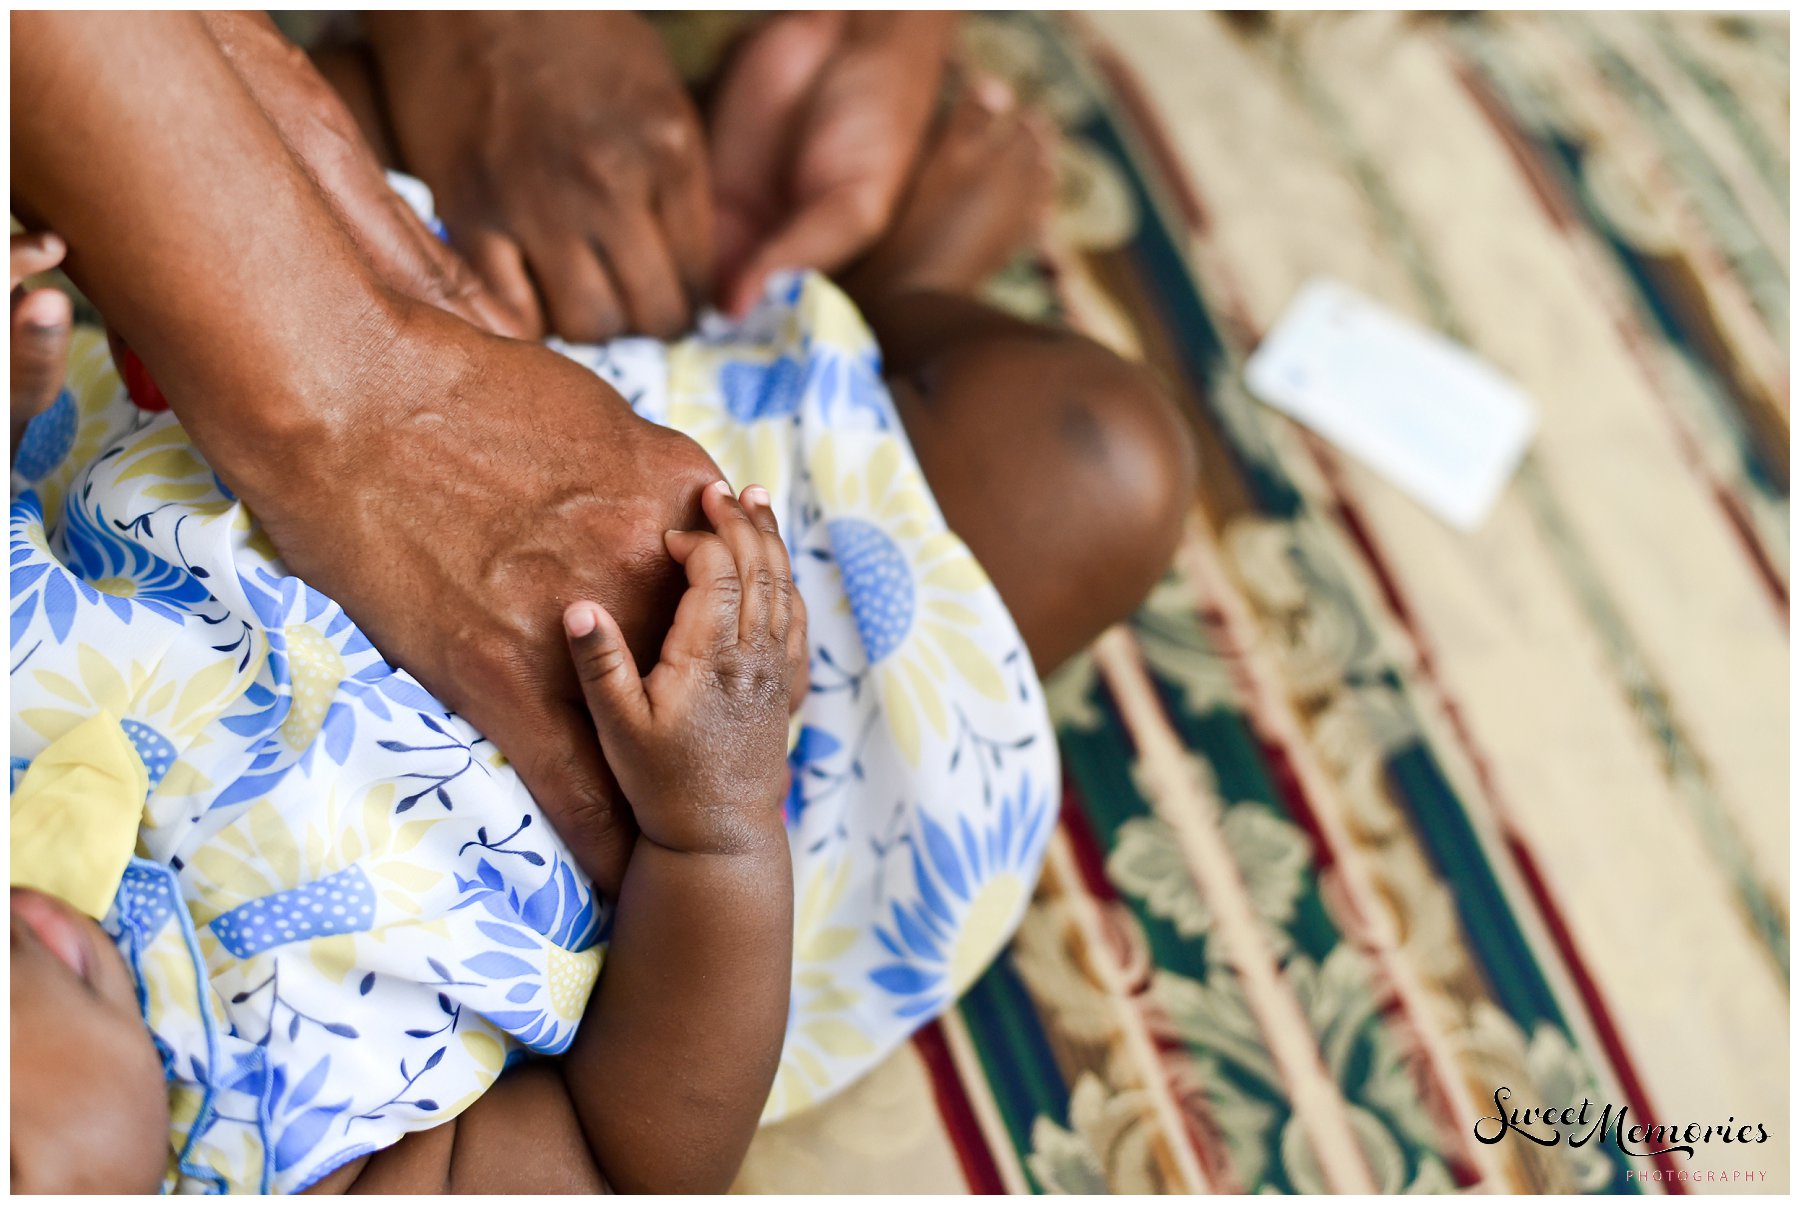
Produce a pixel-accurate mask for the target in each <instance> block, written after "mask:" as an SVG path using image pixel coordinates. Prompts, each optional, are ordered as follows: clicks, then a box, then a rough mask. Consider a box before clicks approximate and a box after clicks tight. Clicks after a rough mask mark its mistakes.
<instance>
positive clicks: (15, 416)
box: [8, 234, 74, 452]
mask: <svg viewBox="0 0 1800 1205" xmlns="http://www.w3.org/2000/svg"><path fill="white" fill-rule="evenodd" d="M67 250H68V248H67V247H66V246H64V245H63V241H62V240H61V239H60V238H57V237H56V236H55V235H54V234H15V235H13V236H12V248H11V252H12V254H11V263H12V270H11V279H12V283H11V284H10V285H9V286H8V289H9V291H10V292H11V295H12V301H11V307H12V450H13V451H14V452H17V451H18V450H19V440H20V438H21V437H23V436H24V434H25V426H26V424H27V423H29V422H30V421H31V420H32V419H33V418H35V417H37V416H38V415H39V414H42V413H43V412H44V411H45V410H48V409H49V408H50V406H51V404H52V403H54V402H55V401H56V395H57V394H58V393H60V392H61V391H62V383H63V370H64V366H65V361H66V360H67V358H68V353H69V333H70V331H71V330H72V329H73V323H74V314H73V313H72V311H71V310H70V308H69V299H68V298H67V297H65V296H63V294H62V293H60V292H59V291H57V290H56V289H52V288H40V289H27V288H25V278H26V277H28V276H36V275H37V274H39V273H40V272H48V271H49V270H50V269H52V268H54V267H56V265H58V264H60V263H61V262H62V257H63V255H64V253H65V252H66V251H67Z"/></svg>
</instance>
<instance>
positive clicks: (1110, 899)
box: [1061, 771, 1119, 904]
mask: <svg viewBox="0 0 1800 1205" xmlns="http://www.w3.org/2000/svg"><path fill="white" fill-rule="evenodd" d="M1061 827H1062V830H1063V835H1064V836H1065V837H1067V838H1068V839H1069V852H1070V853H1071V854H1073V855H1074V858H1075V869H1077V870H1079V871H1080V872H1081V886H1082V888H1083V889H1084V890H1086V891H1087V893H1088V894H1089V895H1090V896H1092V897H1093V898H1094V899H1095V900H1096V901H1098V902H1099V903H1101V904H1114V903H1117V902H1118V900H1119V893H1118V892H1117V891H1116V890H1114V888H1113V885H1112V880H1111V879H1109V878H1107V877H1106V855H1105V853H1104V852H1103V851H1102V849H1101V846H1100V841H1099V839H1098V838H1096V837H1095V836H1094V830H1093V829H1092V828H1091V827H1090V826H1089V825H1088V820H1087V813H1086V812H1084V811H1082V808H1081V792H1080V791H1078V790H1076V788H1075V780H1074V779H1072V778H1070V777H1069V775H1068V772H1067V771H1064V773H1063V796H1062V818H1061Z"/></svg>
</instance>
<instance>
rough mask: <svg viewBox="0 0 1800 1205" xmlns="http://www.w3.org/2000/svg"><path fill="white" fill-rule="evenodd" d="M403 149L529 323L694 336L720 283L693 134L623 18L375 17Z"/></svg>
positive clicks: (484, 269) (563, 331)
mask: <svg viewBox="0 0 1800 1205" xmlns="http://www.w3.org/2000/svg"><path fill="white" fill-rule="evenodd" d="M365 27H366V28H367V30H368V34H369V44H370V48H371V49H372V51H373V53H374V59H375V63H376V65H377V68H378V79H379V83H380V88H381V92H382V96H383V98H384V100H385V103H386V108H387V113H388V117H389V125H390V128H391V129H392V131H393V137H394V143H395V149H396V151H397V152H398V153H399V155H400V159H401V162H403V163H405V164H406V166H407V170H409V171H411V172H412V173H413V174H414V175H416V176H418V177H419V178H420V179H422V180H424V181H425V182H426V183H427V184H429V185H430V186H431V189H432V192H433V194H434V196H435V198H436V200H437V207H438V213H439V214H440V216H441V217H442V218H443V219H444V224H445V226H446V227H447V228H448V229H449V231H450V237H451V239H452V241H453V242H454V243H455V244H456V245H457V247H459V248H460V249H461V250H462V252H463V254H465V255H466V256H467V257H468V258H469V260H470V262H471V263H472V264H473V265H474V266H475V268H476V269H477V271H479V272H480V274H481V275H482V277H483V278H484V279H485V280H486V281H487V282H488V284H489V286H490V287H491V288H492V289H493V291H494V293H495V294H496V295H497V296H499V297H500V298H502V299H503V300H504V302H505V303H506V305H507V306H508V307H509V309H510V311H511V312H512V314H513V315H514V316H515V317H516V319H517V321H518V322H519V323H520V325H521V326H522V327H523V328H524V329H527V330H529V331H531V332H533V333H543V332H545V331H548V332H551V333H555V334H558V335H562V336H563V337H564V338H567V339H573V340H577V341H580V342H586V343H597V342H600V341H602V340H606V339H610V338H613V337H614V336H617V335H621V334H624V333H625V332H627V331H637V332H642V333H645V334H651V335H657V336H661V337H664V338H669V337H673V336H674V335H677V334H679V333H680V332H682V331H683V330H686V329H687V328H688V326H689V324H690V323H691V321H692V318H693V312H694V305H695V303H696V302H697V301H698V300H699V299H700V298H701V297H702V296H703V295H704V290H705V287H706V284H707V280H708V276H709V273H710V271H711V268H712V207H711V195H710V190H709V187H708V183H707V166H706V150H705V142H704V139H703V138H702V136H701V131H700V119H699V115H698V113H697V112H696V111H695V109H694V105H693V102H692V101H691V100H690V99H689V98H688V95H687V92H686V90H685V89H684V88H683V87H682V83H681V79H680V77H679V76H678V75H677V74H676V72H675V68H674V65H673V64H672V63H670V61H669V56H668V53H667V51H665V50H664V48H663V45H662V42H661V40H660V39H659V38H658V37H657V34H656V31H655V30H654V29H652V28H651V27H650V24H649V23H648V22H647V21H645V20H644V19H643V18H642V17H640V16H638V15H637V14H635V13H629V12H506V13H482V12H397V11H372V12H370V13H368V14H367V15H366V17H365Z"/></svg>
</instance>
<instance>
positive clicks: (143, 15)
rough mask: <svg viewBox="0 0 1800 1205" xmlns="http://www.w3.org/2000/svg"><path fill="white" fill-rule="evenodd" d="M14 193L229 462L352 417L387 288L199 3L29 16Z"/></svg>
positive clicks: (214, 454) (19, 35)
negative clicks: (348, 411)
mask: <svg viewBox="0 0 1800 1205" xmlns="http://www.w3.org/2000/svg"><path fill="white" fill-rule="evenodd" d="M12 33H13V42H12V69H13V70H12V106H13V115H14V116H13V144H12V172H13V200H14V204H15V207H16V208H17V209H18V210H19V211H21V212H22V213H23V214H24V215H26V216H27V218H28V219H30V220H34V221H41V222H45V223H49V224H51V225H53V226H54V227H55V229H56V230H57V232H58V233H59V234H61V235H62V236H63V238H64V239H65V240H67V242H68V244H69V257H68V261H67V269H68V271H69V274H70V276H71V277H72V278H73V279H74V280H75V281H76V283H78V284H79V285H80V286H81V288H82V289H83V291H84V292H86V293H87V294H88V296H89V297H90V298H92V299H93V301H94V303H95V304H96V305H97V306H98V307H99V308H100V310H101V311H102V312H103V313H104V314H105V315H106V318H107V321H108V322H109V323H110V324H111V325H113V326H114V327H115V328H116V329H117V330H118V331H119V332H120V333H121V334H122V335H123V336H124V337H125V339H126V340H127V341H128V342H129V343H130V344H131V345H132V347H133V349H134V350H136V351H137V352H138V354H139V355H140V357H141V358H142V359H143V360H144V362H145V363H146V365H148V367H149V368H150V370H151V373H152V374H153V375H154V376H155V377H156V379H157V381H158V382H159V384H160V385H161V386H162V388H163V391H164V393H165V394H166V395H167V396H168V397H169V399H170V402H171V405H173V406H174V408H175V409H176V411H177V413H179V414H180V416H181V418H182V421H183V423H184V425H186V426H187V427H188V429H189V431H190V433H191V434H192V435H193V437H194V439H195V441H196V442H197V443H198V444H200V446H201V448H202V450H203V451H204V452H206V453H207V455H208V457H209V459H211V460H212V462H213V464H214V466H215V467H216V468H218V469H219V470H220V473H221V475H222V476H223V477H225V479H226V480H227V481H228V482H230V483H231V484H233V485H234V487H237V486H240V485H241V484H242V483H244V482H245V481H246V480H247V479H252V478H254V477H255V476H256V474H257V472H258V471H259V469H258V465H259V464H260V465H263V466H266V465H267V464H268V462H269V461H270V459H271V458H270V457H269V455H268V447H267V445H268V443H269V441H270V440H271V439H281V440H286V441H290V442H292V441H296V440H298V439H300V438H302V437H306V436H312V435H316V434H318V433H319V431H320V430H322V429H326V428H329V427H330V425H331V424H333V423H343V422H346V421H347V416H346V415H344V414H342V413H340V412H338V411H336V410H334V409H333V406H332V403H333V402H334V400H339V399H346V398H351V397H355V396H356V395H357V393H358V390H357V389H356V388H355V383H356V378H357V377H359V376H360V375H361V374H363V373H365V372H367V371H369V370H370V369H371V368H372V367H373V366H375V365H376V364H378V363H379V360H380V352H381V350H382V347H383V345H384V344H385V342H386V341H388V340H389V339H391V338H392V336H393V333H394V330H395V315H394V310H393V309H392V304H391V302H390V300H389V298H388V295H387V293H386V292H385V290H383V289H382V288H381V287H380V286H379V285H378V283H377V282H376V281H375V280H374V278H373V274H372V273H371V272H370V271H369V269H368V267H367V265H366V264H365V263H364V262H363V261H362V260H361V258H360V257H359V256H358V255H357V254H356V252H355V250H354V248H353V246H352V245H351V243H350V242H349V240H348V238H347V236H346V235H345V233H344V231H343V229H342V228H341V227H340V226H339V225H338V224H337V223H336V222H335V221H334V220H333V218H332V217H331V214H330V212H329V210H328V209H327V208H326V206H325V203H324V201H323V198H321V196H320V195H319V194H318V192H317V190H316V189H315V188H314V187H313V185H312V184H311V182H310V181H309V179H308V178H307V176H306V175H305V173H304V172H303V171H302V170H301V169H300V168H299V166H298V165H297V164H296V163H295V161H294V159H293V157H292V156H291V155H290V154H289V153H288V152H287V150H286V149H285V147H284V146H283V145H282V143H281V140H280V139H279V137H278V136H277V134H276V132H275V130H274V128H273V127H272V126H271V125H270V124H269V122H268V120H267V119H266V118H265V117H264V115H263V114H262V112H261V111H260V110H259V109H258V107H257V106H256V104H255V103H254V101H253V100H252V98H251V96H250V95H249V93H248V92H247V91H246V90H245V88H244V85H243V83H242V82H241V81H240V80H239V78H238V77H237V75H236V74H235V73H234V72H233V70H232V68H231V66H230V65H229V63H228V62H227V61H226V59H225V57H224V56H223V54H222V53H221V52H220V49H219V47H218V46H217V45H216V43H215V42H214V41H213V39H212V38H211V37H210V36H209V35H208V33H207V30H206V28H205V25H204V24H203V22H202V19H201V18H200V17H199V16H197V15H195V14H191V13H155V12H134V13H105V14H102V13H73V12H33V13H14V14H13V16H12Z"/></svg>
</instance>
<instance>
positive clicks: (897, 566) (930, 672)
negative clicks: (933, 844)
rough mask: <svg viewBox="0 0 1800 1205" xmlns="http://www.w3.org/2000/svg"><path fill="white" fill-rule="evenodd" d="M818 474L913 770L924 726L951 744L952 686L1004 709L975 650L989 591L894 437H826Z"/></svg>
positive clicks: (887, 706) (816, 457) (851, 597)
mask: <svg viewBox="0 0 1800 1205" xmlns="http://www.w3.org/2000/svg"><path fill="white" fill-rule="evenodd" d="M810 467H811V470H812V474H813V479H814V485H815V488H816V489H817V490H818V492H819V496H820V499H821V503H822V506H823V508H824V511H825V513H826V514H828V515H832V516H834V517H833V518H832V519H831V520H829V521H828V522H827V523H826V524H825V530H826V534H827V536H828V538H829V540H830V544H831V551H832V554H833V556H834V558H835V560H836V561H837V565H838V570H839V573H840V574H841V575H842V578H843V586H844V596H845V600H846V601H845V605H846V606H848V608H849V610H850V612H851V615H852V616H853V617H854V619H855V621H856V627H857V631H858V632H859V634H860V635H861V637H862V645H863V650H864V653H865V654H866V656H867V658H868V664H867V672H869V673H870V674H872V675H873V677H874V681H875V686H876V690H877V691H878V693H879V695H880V698H881V701H882V706H883V710H884V713H885V715H886V718H887V720H888V723H889V724H890V726H891V727H892V729H893V734H894V741H895V744H896V745H897V746H898V747H899V749H900V751H901V752H902V753H903V754H904V755H905V756H906V759H907V760H908V761H909V762H911V763H913V764H914V765H917V764H918V760H919V747H920V740H921V733H922V729H921V725H922V724H923V725H925V726H929V728H930V729H931V730H932V731H933V732H935V733H936V734H937V735H938V736H940V737H943V736H946V735H947V734H948V730H949V717H948V715H947V714H946V712H945V708H944V701H943V700H944V696H945V694H946V693H948V692H949V691H951V690H952V689H954V687H953V685H950V684H953V683H955V682H957V681H958V680H960V681H961V682H963V683H966V684H967V685H968V686H970V687H972V688H973V689H974V690H975V691H976V693H978V694H980V695H982V696H984V697H986V698H989V699H994V700H1002V699H1004V698H1005V697H1006V684H1005V681H1004V679H1003V678H1002V677H1001V674H1000V667H999V665H998V664H997V663H996V661H995V659H994V657H993V655H992V653H991V652H990V651H989V649H988V648H985V647H983V644H984V642H983V641H982V640H979V639H977V637H979V636H981V635H982V633H981V632H980V630H979V629H980V627H981V622H982V621H981V610H980V609H981V608H982V607H983V606H984V604H985V602H986V600H985V599H984V598H982V595H983V594H984V593H985V592H987V591H990V590H991V589H992V586H991V585H990V584H989V582H988V578H987V574H986V573H984V572H983V571H982V569H981V566H980V565H979V564H977V563H976V561H975V558H974V557H973V556H972V555H971V554H970V553H969V549H968V546H967V545H965V544H964V543H963V542H962V541H961V540H960V539H958V538H957V537H956V536H954V535H952V534H951V533H950V532H949V531H948V530H946V529H945V527H944V526H943V520H942V519H941V518H940V517H939V515H938V513H937V508H936V504H935V503H934V502H933V501H932V498H931V494H930V492H929V491H928V489H927V488H926V485H925V480H924V477H923V476H922V475H921V473H920V472H919V467H918V465H917V464H916V463H915V462H914V461H913V459H912V458H911V456H909V455H908V454H907V451H906V448H905V445H904V444H903V443H902V442H901V441H900V439H899V438H898V437H896V436H893V435H886V434H880V435H877V434H871V433H860V432H832V433H828V434H827V435H826V436H825V437H824V438H822V439H821V440H820V442H819V444H818V446H817V447H816V449H815V450H814V452H813V455H812V458H811V465H810ZM985 643H986V644H988V645H992V644H993V643H994V642H993V641H992V640H987V641H986V642H985ZM837 668H838V669H840V670H842V671H844V672H848V673H852V674H854V673H856V672H858V671H857V668H856V667H853V666H840V667H837ZM820 676H821V675H817V674H815V677H820Z"/></svg>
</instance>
